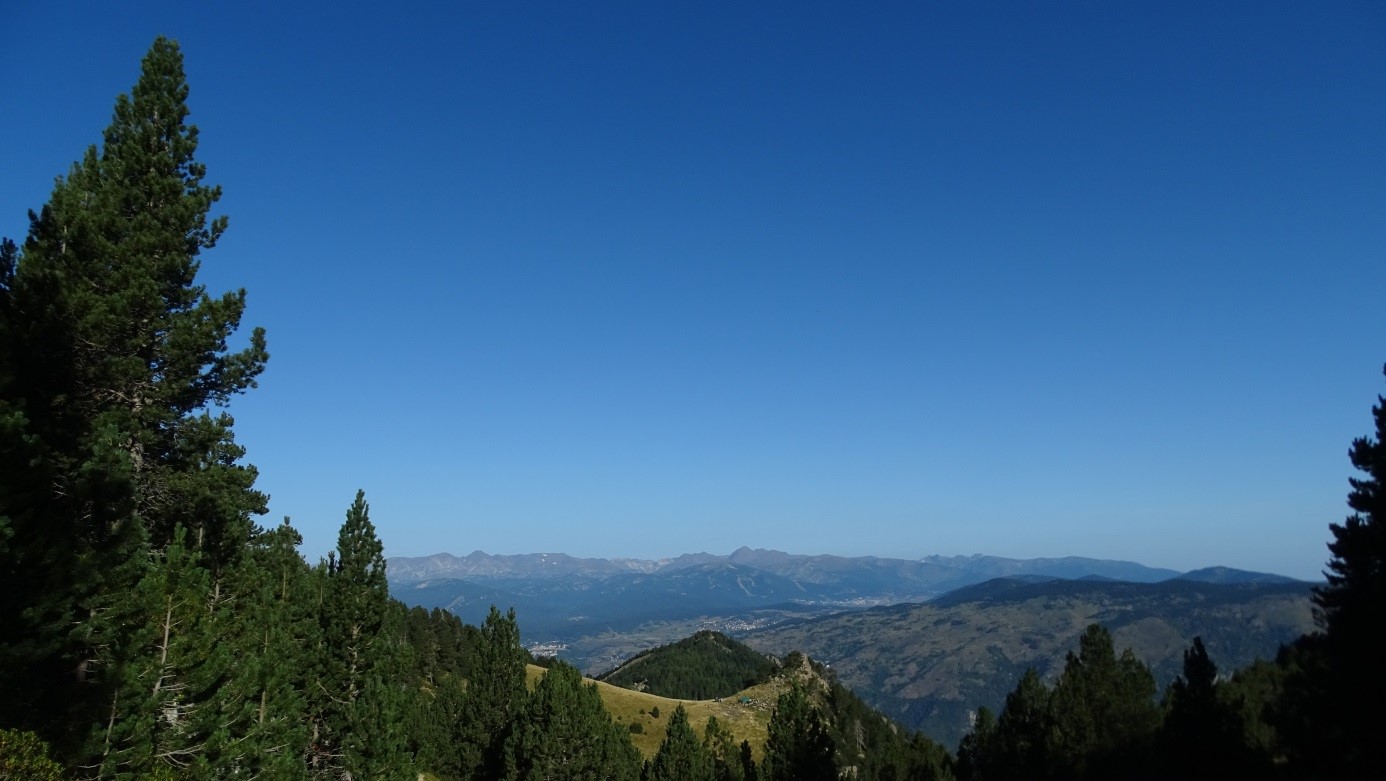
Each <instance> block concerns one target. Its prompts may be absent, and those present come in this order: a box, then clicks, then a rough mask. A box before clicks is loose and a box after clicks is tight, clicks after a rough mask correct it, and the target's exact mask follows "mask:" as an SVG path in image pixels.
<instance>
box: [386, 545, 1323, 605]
mask: <svg viewBox="0 0 1386 781" xmlns="http://www.w3.org/2000/svg"><path fill="white" fill-rule="evenodd" d="M718 562H726V563H731V564H737V565H742V566H746V567H751V568H755V569H759V570H764V571H766V572H770V573H773V574H776V575H781V576H784V577H789V578H791V579H794V580H798V581H802V582H806V583H816V584H820V585H835V586H839V587H842V588H845V589H848V590H851V591H856V592H864V591H873V590H876V591H878V590H880V588H881V586H882V584H883V583H893V584H894V585H895V587H902V586H909V587H911V588H910V589H909V590H913V591H920V590H921V589H922V590H926V591H929V592H932V593H935V594H938V593H943V592H946V591H951V590H953V589H955V588H959V587H961V586H965V585H970V584H972V583H980V582H982V581H984V580H989V579H991V578H996V577H1009V576H1016V575H1044V576H1051V577H1058V578H1065V579H1077V578H1082V577H1104V578H1109V579H1112V580H1124V581H1130V582H1136V583H1153V582H1158V581H1161V580H1168V579H1171V578H1176V577H1185V578H1189V579H1197V580H1207V579H1210V578H1232V579H1234V580H1238V581H1241V580H1246V579H1256V580H1264V581H1267V582H1270V581H1274V582H1288V581H1297V579H1295V578H1289V577H1287V576H1284V575H1278V574H1274V573H1267V572H1252V571H1248V570H1238V569H1234V568H1231V567H1224V566H1217V565H1214V566H1208V567H1202V568H1198V569H1194V570H1190V571H1188V572H1179V571H1177V570H1172V569H1167V568H1162V567H1150V566H1147V565H1144V564H1141V563H1139V562H1135V561H1129V560H1120V559H1096V558H1089V557H1083V556H1064V557H1041V558H1033V559H1013V558H1006V557H1002V556H990V555H986V554H972V555H968V556H940V555H929V556H924V557H921V558H918V559H903V558H891V557H881V556H839V555H835V554H796V553H786V552H784V551H780V550H775V549H767V548H750V547H748V546H741V547H740V548H737V549H736V550H734V551H732V552H731V553H729V554H726V555H718V554H712V553H707V552H705V551H701V552H697V553H684V554H681V555H678V556H674V557H670V558H661V559H637V558H621V557H617V558H584V557H576V556H570V555H568V554H566V553H556V552H549V553H523V554H488V553H486V552H485V551H481V550H474V551H472V552H471V553H469V554H467V555H466V556H456V555H454V554H451V553H446V552H443V553H435V554H431V555H428V556H392V557H390V558H389V559H388V560H387V572H388V573H389V577H390V580H391V581H393V582H397V583H412V582H418V581H422V580H428V579H434V578H460V579H468V580H475V579H480V578H485V579H496V578H527V579H545V578H555V579H556V578H568V577H574V576H584V577H591V578H604V577H612V576H618V575H628V574H645V575H650V574H655V573H661V572H673V571H676V570H680V569H686V568H689V567H696V566H699V565H706V564H712V563H718ZM1298 582H1302V581H1298Z"/></svg>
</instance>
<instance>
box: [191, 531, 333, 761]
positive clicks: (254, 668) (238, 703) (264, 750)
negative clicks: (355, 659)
mask: <svg viewBox="0 0 1386 781" xmlns="http://www.w3.org/2000/svg"><path fill="white" fill-rule="evenodd" d="M301 543H302V537H301V535H299V533H298V531H297V530H296V529H294V528H293V526H292V525H290V523H289V519H288V518H285V519H284V522H283V523H282V524H280V525H279V526H278V527H276V528H274V529H272V530H270V531H266V532H262V533H260V534H258V535H256V537H255V538H254V539H253V540H252V541H251V544H250V546H249V547H248V548H247V550H246V553H245V555H244V556H242V557H241V560H240V562H239V563H238V564H237V566H236V567H234V568H233V569H232V570H231V572H230V574H229V576H228V578H227V590H228V591H230V592H232V593H234V594H236V595H238V596H237V599H236V601H234V602H233V601H232V600H230V599H228V600H224V601H223V602H222V604H221V606H220V608H219V613H220V615H221V616H222V617H223V618H222V620H221V622H220V625H221V629H220V642H221V644H223V645H225V646H227V647H230V648H235V649H238V650H239V653H238V656H237V658H236V659H235V663H234V664H233V665H231V668H230V670H229V672H228V674H227V676H226V678H225V680H224V681H223V683H222V686H221V688H220V690H219V692H218V694H217V697H216V698H215V700H214V701H213V702H212V703H209V706H208V710H209V711H211V712H212V713H213V714H214V716H213V718H215V720H216V722H217V724H219V725H224V727H223V728H222V729H218V730H217V731H215V732H214V733H213V735H212V738H211V739H210V740H209V741H208V743H207V748H206V754H207V757H208V761H209V762H210V763H211V764H212V765H213V766H219V767H235V768H238V769H239V770H240V771H241V772H242V773H245V774H248V775H254V774H257V773H259V774H263V775H265V776H267V777H272V778H283V779H292V778H300V777H303V776H304V775H305V774H306V772H307V768H306V765H305V764H304V753H305V751H306V749H307V746H308V734H309V732H308V725H307V723H306V722H307V712H308V697H307V694H306V693H307V692H308V691H309V671H310V670H311V669H313V667H314V665H313V662H312V657H311V656H310V654H312V653H314V652H315V651H316V650H317V649H318V648H319V647H321V633H322V626H321V623H320V622H319V617H318V612H317V607H318V606H317V603H316V601H315V599H314V596H315V592H314V590H313V588H312V581H311V578H312V573H311V570H310V569H309V568H308V565H307V564H306V563H305V562H304V561H303V558H302V557H301V556H299V555H298V546H299V545H300V544H301Z"/></svg>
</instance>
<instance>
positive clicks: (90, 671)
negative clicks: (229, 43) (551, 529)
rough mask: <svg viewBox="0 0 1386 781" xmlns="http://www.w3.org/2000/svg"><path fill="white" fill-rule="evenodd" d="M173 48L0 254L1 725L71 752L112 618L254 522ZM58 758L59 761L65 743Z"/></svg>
mask: <svg viewBox="0 0 1386 781" xmlns="http://www.w3.org/2000/svg"><path fill="white" fill-rule="evenodd" d="M187 96H188V86H187V83H186V80H185V78H184V74H183V66H182V55H181V53H180V51H179V49H178V46H177V44H175V43H173V42H172V41H169V40H166V39H163V38H159V39H157V40H156V41H155V42H154V44H153V46H152V47H151V48H150V50H149V52H148V54H147V55H146V56H145V58H144V60H143V63H142V68H141V74H140V77H139V80H138V81H137V82H136V84H135V86H134V88H133V90H132V91H131V93H130V95H128V96H126V95H121V96H120V97H119V98H117V101H116V106H115V112H114V117H113V119H112V122H111V124H110V126H109V127H108V128H107V129H106V131H105V133H104V135H103V138H102V144H101V147H100V148H99V149H98V148H97V147H96V146H93V147H91V148H89V149H88V150H87V151H86V153H85V154H84V155H83V156H82V159H81V160H80V161H79V162H77V163H74V164H73V165H72V167H71V169H70V170H69V172H68V174H67V176H66V177H64V178H62V179H59V180H58V181H57V183H56V185H55V186H54V189H53V192H52V195H51V197H50V199H49V202H48V203H47V204H46V205H45V206H44V207H43V208H42V209H41V210H40V211H39V212H37V213H32V212H31V213H30V220H29V231H28V236H27V238H26V239H25V241H24V244H23V248H22V249H20V248H17V247H16V246H15V245H14V244H13V243H10V242H8V241H6V242H4V243H3V246H0V518H3V519H4V520H3V521H0V537H5V538H6V540H5V542H4V543H3V545H4V547H3V549H0V557H2V558H0V626H4V627H6V632H5V635H4V638H3V639H0V721H3V722H4V723H9V724H18V725H28V726H31V727H34V728H36V729H39V730H40V731H41V732H42V733H43V734H44V735H45V736H47V737H50V738H54V739H56V740H57V741H58V742H57V743H55V748H56V749H57V750H58V753H60V754H69V753H70V752H72V751H74V750H76V746H75V745H73V742H72V740H71V739H70V738H71V736H79V735H83V734H85V732H86V727H87V725H89V724H94V723H99V722H102V721H106V722H109V713H108V711H109V707H108V706H109V705H110V702H111V698H112V695H113V693H114V691H115V690H116V689H119V688H122V687H124V686H126V685H127V683H128V682H127V681H124V680H123V679H122V678H121V677H122V676H123V675H124V674H125V673H123V672H121V671H120V669H119V668H120V667H122V665H124V664H126V662H125V661H122V660H119V659H117V658H116V656H115V655H116V654H118V653H121V651H120V649H129V648H133V647H136V646H137V645H138V643H135V642H132V641H131V639H130V638H128V637H126V636H125V634H126V633H127V632H136V633H137V632H139V631H141V628H140V627H137V626H133V625H130V624H128V623H126V622H125V621H124V620H115V618H114V616H115V615H116V614H119V613H122V612H126V613H128V612H129V611H128V610H126V608H125V607H122V606H121V605H120V604H119V603H120V602H121V601H122V600H126V601H128V599H129V598H130V596H131V595H132V594H134V593H135V591H136V590H137V588H138V584H139V583H140V582H141V579H142V578H143V577H144V576H145V574H146V573H145V572H144V566H145V565H144V563H143V562H145V560H146V559H147V558H148V557H149V556H150V555H151V552H152V553H153V554H154V555H155V556H160V555H163V551H164V549H165V547H167V546H169V545H170V544H171V543H172V542H173V538H174V534H175V530H176V529H178V528H180V527H181V528H184V529H186V530H187V538H186V542H185V543H183V546H184V547H185V548H186V549H187V550H188V551H191V552H195V553H196V554H197V557H198V562H199V564H198V566H200V567H202V568H205V569H206V570H207V571H208V572H209V573H210V574H211V578H212V583H213V590H215V588H216V586H215V583H216V582H217V580H218V579H219V577H220V573H221V572H222V570H223V568H224V567H226V566H228V565H229V564H230V563H231V562H232V561H233V560H234V559H235V557H236V556H238V555H239V552H240V550H241V548H242V547H243V545H244V543H245V542H246V540H247V539H248V538H249V535H250V533H251V531H252V530H253V524H252V523H251V517H252V516H253V515H255V514H257V513H262V512H264V509H265V508H264V505H265V497H264V496H263V495H262V494H260V493H259V492H257V491H255V490H254V488H253V483H254V479H255V470H254V469H253V468H252V467H249V466H245V465H242V464H240V463H239V461H240V459H241V457H242V456H243V454H244V452H243V450H242V449H241V448H240V447H239V446H238V445H236V444H235V442H234V439H233V437H232V433H231V426H232V420H231V418H230V417H229V416H228V415H226V414H224V413H220V414H212V412H211V408H212V407H214V406H220V405H225V404H226V403H227V402H228V401H229V399H230V398H231V396H233V395H235V394H238V393H241V392H243V391H245V390H247V389H249V388H251V387H253V386H254V385H255V378H256V376H257V375H258V374H259V373H260V372H261V371H262V370H263V368H264V363H265V360H266V358H267V353H266V351H265V341H264V334H263V332H262V331H261V330H259V329H256V330H255V331H254V332H252V334H251V335H250V339H249V344H248V346H246V347H245V348H244V349H242V350H239V351H236V352H232V351H230V350H229V349H228V346H227V343H228V339H229V338H230V337H231V336H232V334H234V332H235V331H236V330H237V329H238V327H239V325H240V320H241V315H242V312H243V310H244V306H245V293H244V291H238V292H233V293H227V294H225V295H222V296H220V297H212V296H209V295H208V294H207V292H206V290H205V288H204V287H203V286H201V285H199V284H198V283H197V281H196V276H197V272H198V269H199V265H200V263H201V258H200V256H201V253H202V251H203V250H206V249H209V248H211V247H213V246H214V245H215V244H216V241H217V239H218V238H219V237H220V236H221V234H222V232H223V231H224V230H225V228H226V219H225V217H216V218H212V217H211V216H210V211H211V208H212V206H213V205H214V204H215V203H216V201H217V199H218V198H219V197H220V194H221V191H220V189H219V188H217V187H212V186H208V185H205V184H204V183H203V178H204V176H205V173H206V172H205V169H204V167H203V166H202V164H201V163H198V162H197V161H196V160H195V159H194V153H195V151H196V148H197V139H198V135H197V128H195V127H193V126H191V125H188V124H187V121H186V120H187V117H188V109H187V105H186V99H187ZM64 746H65V748H64Z"/></svg>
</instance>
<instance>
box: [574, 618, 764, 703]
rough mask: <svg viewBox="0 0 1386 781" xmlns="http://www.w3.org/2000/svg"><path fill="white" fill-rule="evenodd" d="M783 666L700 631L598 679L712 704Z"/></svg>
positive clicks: (717, 636)
mask: <svg viewBox="0 0 1386 781" xmlns="http://www.w3.org/2000/svg"><path fill="white" fill-rule="evenodd" d="M778 667H779V662H778V661H777V660H775V659H774V657H770V656H767V655H765V654H763V653H760V652H758V651H756V650H755V649H753V648H750V647H749V646H746V645H744V644H742V643H738V642H737V641H735V640H733V639H731V638H730V637H727V636H726V635H724V634H722V633H720V632H710V631H704V632H698V633H696V634H694V635H693V636H692V637H688V638H685V639H683V640H680V641H678V642H676V643H670V644H669V645H664V646H660V647H658V648H652V649H650V650H648V651H645V652H643V653H640V654H637V655H636V656H634V657H632V658H631V659H630V660H629V661H627V662H626V663H625V664H622V665H621V666H620V667H617V668H616V669H614V670H610V671H608V672H605V673H603V674H601V675H598V676H597V680H599V681H605V682H607V683H610V684H612V685H614V686H622V687H625V688H627V689H635V690H637V691H648V692H650V693H651V694H658V695H660V696H661V697H672V698H674V699H683V700H708V699H712V698H714V697H729V696H731V695H733V694H735V693H736V692H739V691H741V690H742V689H745V688H747V687H748V686H754V685H756V684H758V683H764V682H765V681H766V680H767V679H768V678H769V677H770V676H771V675H773V674H774V673H775V670H776V669H778Z"/></svg>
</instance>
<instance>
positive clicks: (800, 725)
mask: <svg viewBox="0 0 1386 781" xmlns="http://www.w3.org/2000/svg"><path fill="white" fill-rule="evenodd" d="M834 754H835V749H834V747H833V741H832V737H831V736H829V734H828V727H827V725H826V724H825V723H824V722H823V716H822V714H820V713H819V712H818V709H817V708H816V707H814V705H813V703H811V702H810V701H809V698H808V693H807V692H806V691H805V690H804V687H803V686H801V685H799V684H798V683H795V684H794V685H793V686H792V687H790V690H789V691H787V692H785V693H784V694H781V695H780V697H779V699H778V700H777V701H776V702H775V710H774V711H773V712H772V713H771V715H770V724H769V726H768V727H767V734H766V739H765V759H764V761H763V762H762V764H763V771H762V773H761V776H762V777H763V778H765V779H767V781H795V780H796V779H797V780H799V781H813V780H814V779H824V780H825V781H827V780H829V779H835V778H837V764H836V762H835V760H834Z"/></svg>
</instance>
